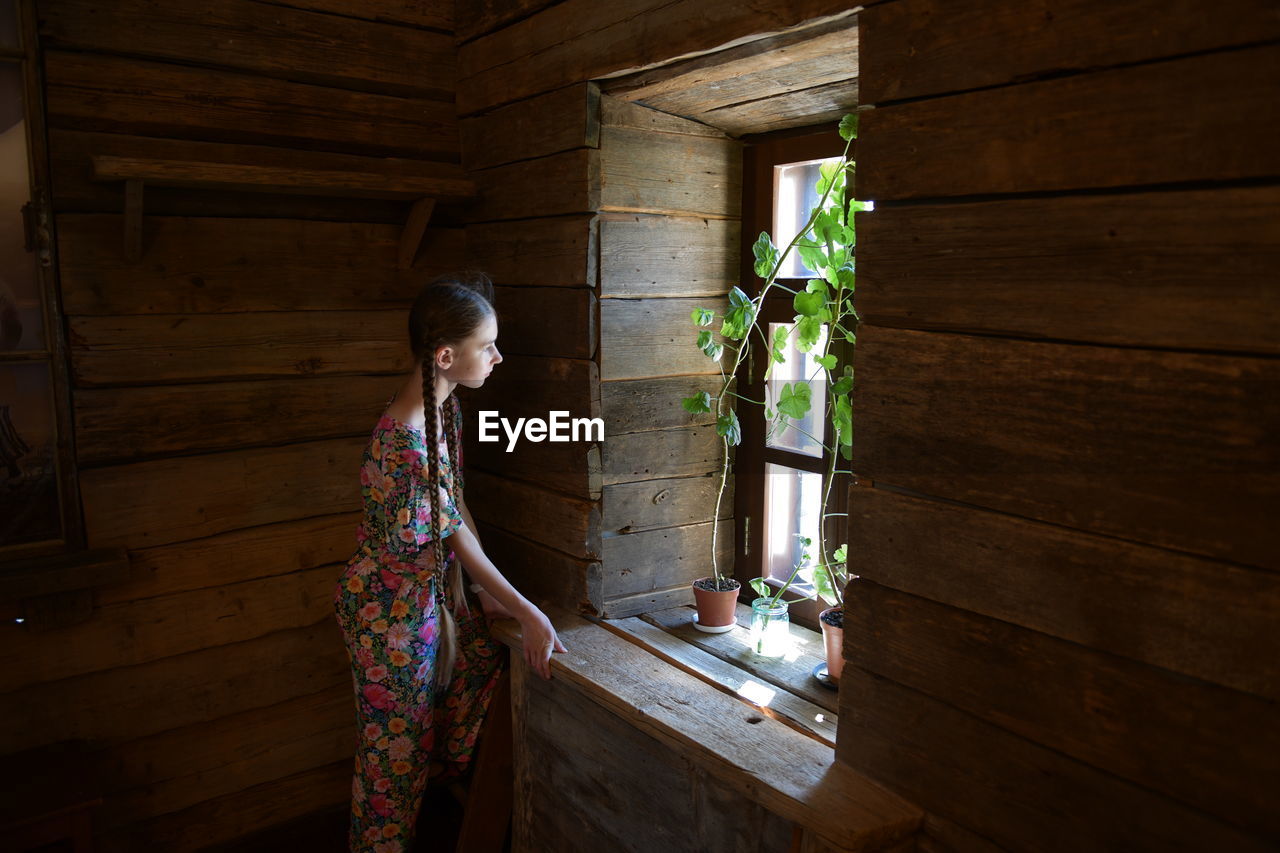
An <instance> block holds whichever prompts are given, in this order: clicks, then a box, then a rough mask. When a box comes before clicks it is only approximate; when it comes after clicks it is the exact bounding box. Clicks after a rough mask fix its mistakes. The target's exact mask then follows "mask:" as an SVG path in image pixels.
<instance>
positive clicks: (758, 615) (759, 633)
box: [751, 598, 791, 658]
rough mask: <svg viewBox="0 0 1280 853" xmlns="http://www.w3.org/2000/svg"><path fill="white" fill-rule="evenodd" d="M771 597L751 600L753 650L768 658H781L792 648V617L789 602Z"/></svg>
mask: <svg viewBox="0 0 1280 853" xmlns="http://www.w3.org/2000/svg"><path fill="white" fill-rule="evenodd" d="M772 601H773V599H771V598H757V599H756V600H755V601H753V602H751V650H752V651H754V652H755V653H756V654H758V655H761V656H763V657H767V658H779V657H782V656H783V655H785V654H786V653H787V652H788V651H790V649H791V617H790V616H789V615H788V613H787V602H785V601H782V600H781V599H779V601H778V603H777V604H774V605H773V606H772V607H770V606H769V605H770V602H772Z"/></svg>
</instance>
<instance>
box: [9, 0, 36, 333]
mask: <svg viewBox="0 0 1280 853" xmlns="http://www.w3.org/2000/svg"><path fill="white" fill-rule="evenodd" d="M0 2H2V0H0ZM30 198H31V180H30V173H29V171H28V167H27V131H26V122H25V121H23V115H22V69H21V67H20V66H19V65H17V64H16V63H0V352H4V351H12V350H39V349H44V316H43V315H44V307H43V300H42V299H41V298H40V280H39V278H37V275H36V258H35V255H34V254H33V253H31V252H28V251H27V250H26V248H25V244H26V236H25V234H24V232H23V227H22V206H23V205H24V204H26V203H27V201H28V200H29V199H30Z"/></svg>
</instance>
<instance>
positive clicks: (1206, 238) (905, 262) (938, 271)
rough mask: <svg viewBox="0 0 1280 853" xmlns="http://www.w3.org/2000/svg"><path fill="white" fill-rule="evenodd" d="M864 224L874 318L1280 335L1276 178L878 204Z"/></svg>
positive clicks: (1168, 339)
mask: <svg viewBox="0 0 1280 853" xmlns="http://www.w3.org/2000/svg"><path fill="white" fill-rule="evenodd" d="M857 228H858V273H859V275H858V297H857V299H858V312H859V314H860V315H861V317H862V321H863V322H864V323H870V324H874V325H877V326H899V327H903V328H913V329H950V330H955V331H964V332H978V333H984V334H992V333H993V334H1006V335H1018V336H1027V337H1045V338H1055V339H1059V340H1078V341H1088V342H1093V343H1107V344H1124V345H1135V344H1137V345H1143V346H1152V347H1169V348H1187V349H1213V350H1243V351H1250V352H1267V353H1275V352H1276V351H1277V348H1280V340H1278V339H1277V336H1276V335H1275V329H1276V327H1277V324H1280V190H1277V189H1276V188H1275V187H1254V188H1248V189H1214V190H1197V191H1193V192H1171V193H1141V194H1139V193H1129V194H1124V195H1088V196H1076V197H1070V198H1051V199H1015V200H1008V201H997V202H981V203H974V204H950V205H936V206H933V205H931V206H918V205H912V206H905V207H881V208H880V209H878V210H875V211H871V212H868V213H862V214H859V215H858V217H857ZM957 259H963V260H962V262H957Z"/></svg>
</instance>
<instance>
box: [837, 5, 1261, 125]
mask: <svg viewBox="0 0 1280 853" xmlns="http://www.w3.org/2000/svg"><path fill="white" fill-rule="evenodd" d="M1216 11H1217V14H1214V15H1212V16H1200V15H1195V14H1194V13H1193V12H1192V11H1191V9H1190V7H1188V6H1183V5H1181V4H1178V3H1161V2H1158V0H1143V1H1142V2H1136V3H1112V4H1107V5H1106V6H1098V5H1095V4H1093V3H1091V2H1089V0H1054V2H1052V3H1045V4H1041V5H1039V6H1032V5H1029V4H1026V3H1016V2H1003V3H992V4H987V5H983V6H982V7H978V6H973V5H968V6H955V5H952V4H949V3H945V2H940V0H924V2H918V0H913V2H912V3H909V4H903V3H883V4H876V5H875V6H872V7H870V8H868V9H867V10H866V11H865V12H864V13H863V14H861V15H859V23H860V25H861V27H862V36H863V39H864V41H863V50H862V57H861V58H862V67H864V68H865V69H866V70H867V73H866V76H865V79H864V82H863V86H864V90H863V96H864V101H865V103H868V104H879V103H883V102H885V101H894V100H898V99H902V98H919V97H922V96H925V95H935V94H940V93H943V92H956V91H961V90H964V89H976V88H978V87H981V86H998V85H1002V84H1007V83H1020V82H1023V81H1025V80H1029V79H1033V78H1034V77H1036V76H1038V75H1044V76H1049V75H1052V74H1061V73H1063V72H1064V71H1089V70H1091V69H1094V68H1099V67H1105V66H1110V65H1124V64H1130V63H1135V62H1144V61H1148V60H1152V59H1160V58H1164V57H1171V56H1178V55H1181V54H1187V53H1196V52H1198V51H1204V50H1214V49H1216V48H1223V47H1230V46H1232V45H1240V44H1250V43H1257V42H1259V41H1263V40H1266V39H1270V38H1275V37H1276V36H1277V35H1280V21H1278V20H1277V19H1276V17H1275V15H1273V14H1271V11H1272V10H1271V9H1270V7H1268V5H1267V4H1266V3H1264V2H1258V0H1230V2H1228V3H1227V4H1225V5H1223V6H1220V7H1217V9H1216ZM1099 33H1106V34H1107V37H1106V38H1099V37H1098V34H1099ZM974 57H982V61H981V62H975V61H974Z"/></svg>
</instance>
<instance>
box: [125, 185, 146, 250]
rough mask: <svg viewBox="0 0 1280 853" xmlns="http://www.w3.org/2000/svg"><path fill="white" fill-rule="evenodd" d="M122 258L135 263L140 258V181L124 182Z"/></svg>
mask: <svg viewBox="0 0 1280 853" xmlns="http://www.w3.org/2000/svg"><path fill="white" fill-rule="evenodd" d="M124 259H125V260H126V261H127V262H129V263H131V264H136V263H137V262H138V261H139V260H141V259H142V181H141V180H140V179H138V178H130V179H129V180H127V181H125V182H124Z"/></svg>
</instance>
